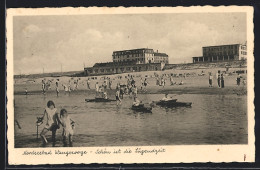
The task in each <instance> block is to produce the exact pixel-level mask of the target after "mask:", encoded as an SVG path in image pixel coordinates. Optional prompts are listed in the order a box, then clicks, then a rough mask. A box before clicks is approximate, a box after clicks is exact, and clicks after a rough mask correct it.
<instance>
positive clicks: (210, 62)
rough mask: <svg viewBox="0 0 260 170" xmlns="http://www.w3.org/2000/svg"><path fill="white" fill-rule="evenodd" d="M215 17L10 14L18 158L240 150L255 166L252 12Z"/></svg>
mask: <svg viewBox="0 0 260 170" xmlns="http://www.w3.org/2000/svg"><path fill="white" fill-rule="evenodd" d="M208 8H209V9H208ZM208 8H207V7H201V8H195V7H194V8H191V9H194V10H195V11H194V12H189V8H181V9H178V8H166V9H165V10H164V8H159V7H158V8H133V9H132V8H128V9H126V8H111V9H110V8H107V9H101V8H94V9H92V10H91V8H90V10H88V9H87V8H83V9H84V10H85V11H86V12H83V11H84V10H83V9H82V8H81V9H82V10H74V9H73V8H69V9H68V10H67V12H68V13H65V9H66V8H65V9H64V12H63V13H62V12H61V11H62V9H60V10H59V11H60V13H59V12H57V13H55V12H53V11H54V10H52V9H50V11H49V12H48V11H47V10H48V9H41V10H39V11H37V10H36V9H25V10H21V11H19V10H18V9H17V10H13V11H9V14H10V15H11V16H8V17H9V18H8V19H9V23H10V25H11V26H10V27H9V28H8V27H7V32H8V35H10V36H9V37H7V41H9V40H10V42H8V43H9V44H11V45H7V49H8V51H11V52H9V53H8V52H7V63H8V64H9V65H8V67H9V68H8V70H7V74H8V82H7V89H8V88H9V93H8V98H9V99H8V102H9V105H8V106H9V107H11V108H10V109H8V126H10V129H9V130H8V140H9V142H11V147H13V148H12V150H16V149H17V150H19V149H28V148H30V149H36V150H37V149H39V150H40V151H42V150H46V152H48V151H49V149H56V150H55V153H56V152H57V149H66V148H67V149H73V148H81V149H83V148H93V147H95V148H98V147H100V148H101V149H97V150H98V151H97V150H95V153H96V154H97V153H99V152H100V153H102V154H106V152H110V151H109V148H110V147H111V148H113V147H130V146H131V147H133V148H136V149H134V151H135V153H138V152H139V151H140V152H143V153H146V152H147V153H149V152H156V155H157V152H158V155H159V152H165V151H166V150H167V152H168V155H169V154H170V152H171V151H170V150H171V149H163V148H162V146H165V147H166V148H167V147H171V146H174V147H178V146H181V147H184V148H185V147H186V146H187V147H188V146H193V147H198V148H199V147H202V146H203V147H204V146H205V147H207V146H208V147H210V146H216V145H217V146H227V148H228V147H229V146H230V147H233V146H235V147H238V146H243V147H244V150H248V152H252V153H251V157H250V156H249V160H248V161H252V160H253V159H254V150H252V148H253V149H254V146H252V145H254V131H253V126H254V105H253V99H254V91H253V86H254V80H253V74H254V70H253V60H254V58H253V50H252V49H253V36H252V34H253V28H252V23H251V22H252V18H249V16H251V15H252V14H251V13H252V12H253V10H252V9H251V8H247V7H244V8H243V7H237V8H235V10H233V8H232V7H226V8H225V7H223V8H224V10H222V8H218V7H211V8H210V7H208ZM75 9H76V8H75ZM175 9H176V10H175ZM212 9H213V10H212ZM27 11H29V12H31V13H29V12H28V13H27ZM93 11H94V12H93ZM222 11H223V12H222ZM248 11H249V12H248ZM16 12H17V13H16ZM41 12H42V13H41ZM70 12H71V14H69V13H70ZM16 14H17V15H16ZM7 26H8V25H7ZM9 61H10V62H9ZM249 111H250V112H249ZM10 122H11V123H10ZM252 135H253V136H252ZM151 146H155V147H157V148H161V149H158V150H156V151H151V150H149V149H147V150H145V151H143V150H142V147H148V148H149V147H151ZM104 147H106V148H105V149H104ZM138 147H140V148H139V149H138ZM247 147H250V149H248V148H247ZM102 148H103V149H102ZM9 150H10V146H9ZM119 150H120V149H119ZM173 150H174V149H173ZM189 150H190V149H189ZM183 151H184V152H185V150H183ZM216 151H219V148H218V150H216ZM31 152H34V151H31ZM43 152H45V151H43ZM90 152H91V151H90ZM93 152H94V151H93ZM205 152H206V150H205ZM243 152H244V151H243ZM9 153H10V151H9ZM22 153H23V155H26V152H25V151H22ZM143 153H142V154H143ZM233 153H234V159H235V160H237V159H236V158H235V157H236V156H235V152H233ZM241 153H242V151H241ZM28 154H32V153H30V152H28ZM164 156H166V155H164ZM193 156H194V155H193ZM204 156H205V157H207V156H206V155H205V154H204ZM231 158H232V157H231ZM246 158H248V157H247V154H246V153H245V154H242V155H241V157H240V158H239V159H241V161H247V160H246ZM24 159H26V158H24ZM37 159H38V158H37ZM146 159H148V156H147V157H146ZM191 160H192V159H191ZM228 161H229V159H228ZM184 162H185V161H184Z"/></svg>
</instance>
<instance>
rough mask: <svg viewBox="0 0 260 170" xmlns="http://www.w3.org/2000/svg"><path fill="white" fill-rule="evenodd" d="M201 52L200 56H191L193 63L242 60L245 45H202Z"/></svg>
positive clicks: (245, 50)
mask: <svg viewBox="0 0 260 170" xmlns="http://www.w3.org/2000/svg"><path fill="white" fill-rule="evenodd" d="M202 54H203V56H201V57H193V63H197V62H218V61H229V60H243V59H246V56H247V46H246V45H242V44H229V45H219V46H207V47H202Z"/></svg>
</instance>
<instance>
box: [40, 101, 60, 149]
mask: <svg viewBox="0 0 260 170" xmlns="http://www.w3.org/2000/svg"><path fill="white" fill-rule="evenodd" d="M45 117H46V125H45V126H44V128H43V130H42V132H41V134H40V135H41V138H42V141H43V146H46V144H47V143H48V141H47V139H46V137H45V135H46V134H47V133H48V132H49V131H51V132H52V146H55V142H56V131H57V129H59V128H60V123H61V121H60V116H59V112H58V111H57V109H56V108H55V104H54V102H53V101H51V100H50V101H48V102H47V108H45V110H44V114H43V116H42V118H41V120H42V121H43V120H44V118H45Z"/></svg>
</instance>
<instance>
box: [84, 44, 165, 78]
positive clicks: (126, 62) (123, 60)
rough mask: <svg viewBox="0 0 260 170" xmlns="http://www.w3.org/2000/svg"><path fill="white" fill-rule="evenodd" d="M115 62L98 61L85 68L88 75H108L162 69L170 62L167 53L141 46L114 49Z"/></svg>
mask: <svg viewBox="0 0 260 170" xmlns="http://www.w3.org/2000/svg"><path fill="white" fill-rule="evenodd" d="M112 59H113V62H108V63H96V64H95V65H94V66H93V67H86V68H84V73H85V75H87V76H91V75H106V74H117V73H127V72H139V71H157V70H162V69H163V68H164V66H165V64H168V63H169V56H168V55H167V54H165V53H158V50H157V51H156V52H154V50H153V49H148V48H140V49H133V50H123V51H114V52H113V54H112Z"/></svg>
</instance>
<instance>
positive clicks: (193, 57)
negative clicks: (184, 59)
mask: <svg viewBox="0 0 260 170" xmlns="http://www.w3.org/2000/svg"><path fill="white" fill-rule="evenodd" d="M201 57H203V56H198V57H192V58H201Z"/></svg>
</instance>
